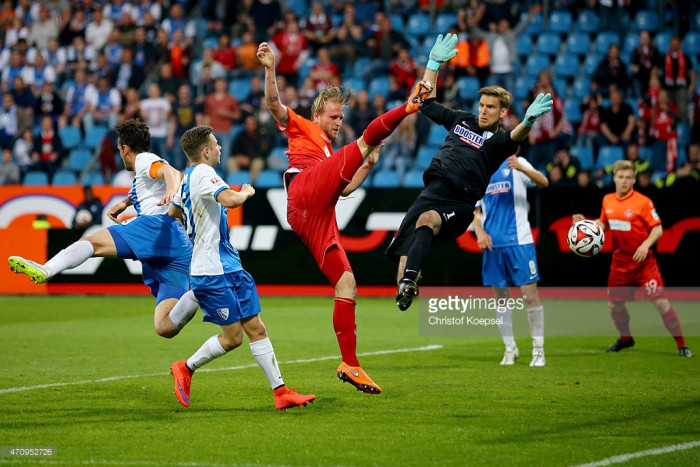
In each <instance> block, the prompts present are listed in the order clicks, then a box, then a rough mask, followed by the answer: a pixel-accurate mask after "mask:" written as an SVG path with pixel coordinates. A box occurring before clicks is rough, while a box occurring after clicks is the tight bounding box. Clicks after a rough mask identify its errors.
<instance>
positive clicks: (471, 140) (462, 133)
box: [453, 125, 486, 149]
mask: <svg viewBox="0 0 700 467" xmlns="http://www.w3.org/2000/svg"><path fill="white" fill-rule="evenodd" d="M453 131H454V133H455V134H456V135H457V136H459V139H461V140H462V141H464V142H465V143H467V144H468V145H470V146H472V147H475V148H477V149H479V148H481V146H483V145H484V141H486V138H484V137H483V136H481V135H477V134H476V133H474V132H473V131H471V130H470V129H468V128H465V127H463V126H462V125H456V126H455V129H454V130H453Z"/></svg>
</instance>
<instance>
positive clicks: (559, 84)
mask: <svg viewBox="0 0 700 467" xmlns="http://www.w3.org/2000/svg"><path fill="white" fill-rule="evenodd" d="M552 87H553V88H554V92H555V93H556V95H557V96H558V97H561V98H562V99H564V98H565V97H566V95H567V94H568V93H569V89H568V86H567V84H566V80H565V79H564V78H552Z"/></svg>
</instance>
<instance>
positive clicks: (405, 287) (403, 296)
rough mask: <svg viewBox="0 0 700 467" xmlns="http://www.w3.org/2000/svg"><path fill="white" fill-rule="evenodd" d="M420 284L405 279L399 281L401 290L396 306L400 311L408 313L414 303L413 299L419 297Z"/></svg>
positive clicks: (397, 294) (398, 292) (397, 295)
mask: <svg viewBox="0 0 700 467" xmlns="http://www.w3.org/2000/svg"><path fill="white" fill-rule="evenodd" d="M418 293H419V292H418V284H416V282H415V281H414V280H411V279H409V278H407V277H404V278H403V279H401V280H400V281H399V289H398V291H397V292H396V306H398V307H399V310H401V311H406V310H408V307H410V306H411V303H413V299H414V298H416V297H418Z"/></svg>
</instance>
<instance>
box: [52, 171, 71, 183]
mask: <svg viewBox="0 0 700 467" xmlns="http://www.w3.org/2000/svg"><path fill="white" fill-rule="evenodd" d="M76 183H78V179H77V177H76V176H75V173H74V172H71V171H68V170H59V171H58V172H56V173H55V174H53V179H52V180H51V184H52V185H75V184H76Z"/></svg>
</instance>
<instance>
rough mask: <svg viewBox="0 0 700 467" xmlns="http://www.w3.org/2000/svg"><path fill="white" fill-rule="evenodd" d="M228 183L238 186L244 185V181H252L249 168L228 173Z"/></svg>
mask: <svg viewBox="0 0 700 467" xmlns="http://www.w3.org/2000/svg"><path fill="white" fill-rule="evenodd" d="M226 183H228V184H229V185H237V186H239V185H243V184H244V183H251V179H250V173H249V172H248V171H247V170H238V171H237V172H230V173H229V174H228V175H226Z"/></svg>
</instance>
